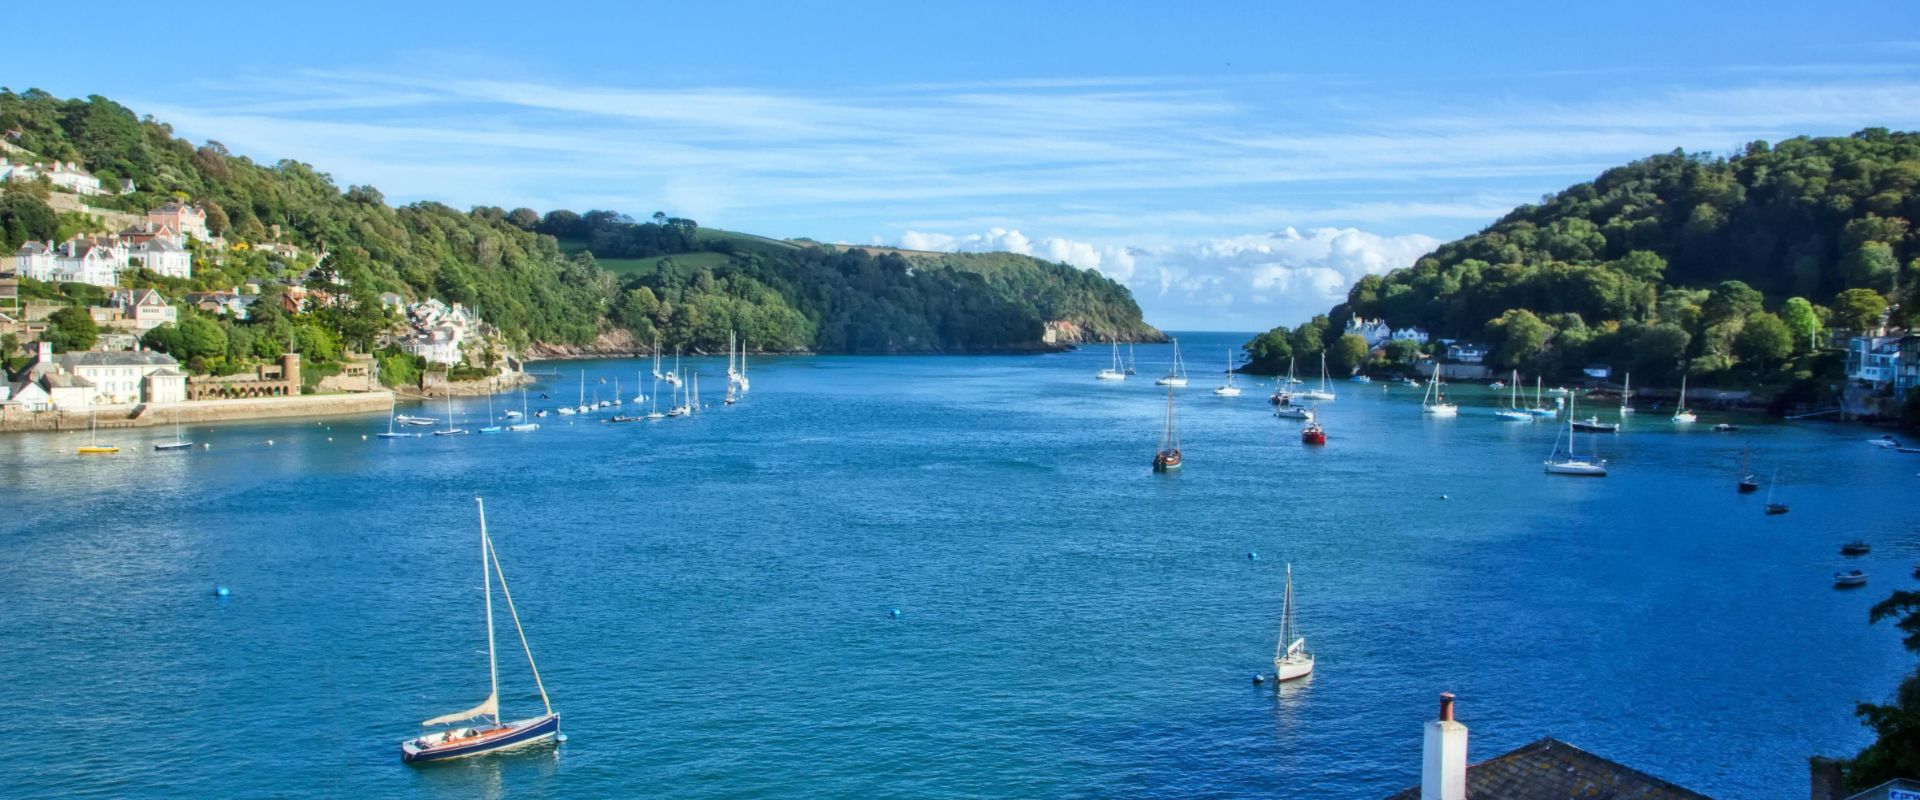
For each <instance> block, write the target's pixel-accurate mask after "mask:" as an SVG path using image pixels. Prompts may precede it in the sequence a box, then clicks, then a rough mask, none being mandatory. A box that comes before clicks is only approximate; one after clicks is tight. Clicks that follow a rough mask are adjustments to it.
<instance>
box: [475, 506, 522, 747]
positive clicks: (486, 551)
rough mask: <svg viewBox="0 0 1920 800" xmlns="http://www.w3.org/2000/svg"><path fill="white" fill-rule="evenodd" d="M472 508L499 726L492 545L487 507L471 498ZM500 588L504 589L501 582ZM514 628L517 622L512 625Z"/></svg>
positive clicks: (490, 676) (490, 678) (489, 667)
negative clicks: (475, 514)
mask: <svg viewBox="0 0 1920 800" xmlns="http://www.w3.org/2000/svg"><path fill="white" fill-rule="evenodd" d="M473 507H474V509H476V510H477V511H479V512H480V582H481V585H482V587H483V591H484V592H485V593H486V598H487V683H488V684H489V685H491V686H492V687H493V691H491V692H488V693H487V697H488V698H489V699H491V700H492V701H493V724H494V725H495V726H496V727H497V726H499V724H500V661H499V659H498V658H496V657H495V656H494V650H493V570H492V569H491V567H490V563H489V562H490V561H491V560H492V557H491V553H492V552H493V544H492V543H491V542H489V541H488V540H487V505H486V503H485V502H484V501H482V500H481V499H480V498H478V497H475V498H473ZM500 588H502V589H505V588H506V583H505V582H502V583H501V584H500ZM514 624H515V625H516V626H517V625H519V624H520V623H519V622H517V621H516V622H515V623H514Z"/></svg>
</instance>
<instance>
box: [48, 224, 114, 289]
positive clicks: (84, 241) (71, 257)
mask: <svg viewBox="0 0 1920 800" xmlns="http://www.w3.org/2000/svg"><path fill="white" fill-rule="evenodd" d="M126 268H127V249H126V248H125V247H122V246H121V245H120V243H119V242H118V241H117V240H114V239H107V238H82V237H77V236H76V237H74V238H72V239H69V240H67V241H66V242H65V243H63V244H61V245H60V249H59V251H58V252H57V254H56V257H55V259H54V269H53V280H56V281H59V282H61V283H90V284H93V285H94V286H112V285H114V283H115V280H114V276H116V275H118V274H119V273H120V272H121V271H122V270H125V269H126Z"/></svg>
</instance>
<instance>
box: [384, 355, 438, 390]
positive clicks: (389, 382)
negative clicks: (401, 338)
mask: <svg viewBox="0 0 1920 800" xmlns="http://www.w3.org/2000/svg"><path fill="white" fill-rule="evenodd" d="M375 362H376V364H377V366H378V368H379V370H380V384H381V385H382V386H387V387H396V388H397V387H418V386H419V385H420V376H421V375H422V374H423V373H425V372H426V369H427V360H426V359H424V358H421V357H419V356H416V355H410V354H408V353H406V352H404V351H401V350H399V349H396V348H387V349H385V350H381V351H380V352H379V353H378V354H376V356H375Z"/></svg>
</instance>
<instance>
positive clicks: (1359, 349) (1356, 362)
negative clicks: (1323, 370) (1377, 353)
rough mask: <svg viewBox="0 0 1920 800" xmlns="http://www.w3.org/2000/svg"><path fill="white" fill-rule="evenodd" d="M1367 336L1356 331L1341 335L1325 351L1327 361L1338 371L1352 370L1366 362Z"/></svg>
mask: <svg viewBox="0 0 1920 800" xmlns="http://www.w3.org/2000/svg"><path fill="white" fill-rule="evenodd" d="M1367 350H1368V348H1367V337H1365V336H1361V335H1360V334H1357V333H1349V334H1344V335H1342V336H1341V337H1340V338H1339V339H1336V340H1334V343H1333V347H1332V348H1331V349H1329V350H1328V351H1327V363H1328V365H1329V366H1331V367H1332V368H1333V369H1334V370H1336V371H1339V372H1353V371H1355V370H1357V369H1359V368H1360V366H1361V365H1363V364H1365V363H1367Z"/></svg>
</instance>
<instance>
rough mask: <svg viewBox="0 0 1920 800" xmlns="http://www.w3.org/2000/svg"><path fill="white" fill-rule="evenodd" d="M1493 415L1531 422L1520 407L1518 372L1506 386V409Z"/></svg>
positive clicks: (1525, 411) (1531, 418)
mask: <svg viewBox="0 0 1920 800" xmlns="http://www.w3.org/2000/svg"><path fill="white" fill-rule="evenodd" d="M1436 369H1437V367H1436ZM1493 415H1494V416H1496V417H1499V418H1501V419H1504V420H1512V421H1517V422H1532V421H1533V415H1532V414H1530V413H1527V410H1526V409H1524V408H1521V407H1520V370H1517V369H1516V370H1514V371H1513V382H1512V383H1509V384H1507V407H1506V408H1502V409H1499V410H1496V411H1494V412H1493Z"/></svg>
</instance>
